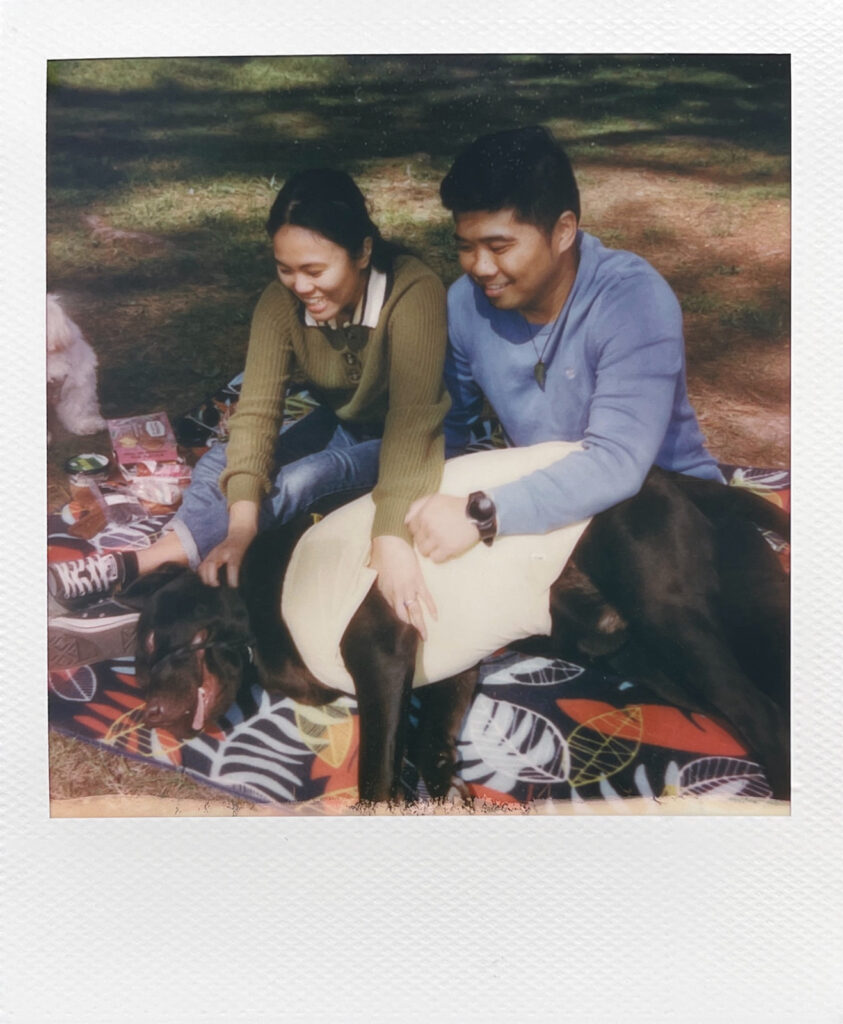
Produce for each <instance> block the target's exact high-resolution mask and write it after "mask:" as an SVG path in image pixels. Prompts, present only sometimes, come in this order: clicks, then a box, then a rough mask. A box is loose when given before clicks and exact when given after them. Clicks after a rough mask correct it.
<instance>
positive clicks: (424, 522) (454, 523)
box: [404, 494, 480, 562]
mask: <svg viewBox="0 0 843 1024" xmlns="http://www.w3.org/2000/svg"><path fill="white" fill-rule="evenodd" d="M467 501H468V497H467V496H466V497H464V498H455V497H452V496H451V495H449V494H428V495H427V496H426V497H424V498H419V499H418V501H414V502H413V504H412V505H411V506H410V511H409V512H408V513H407V517H406V519H405V520H404V522H405V524H406V525H407V528H408V529H409V531H410V533H411V534H412V535H413V540H414V541H415V544H416V547H417V548H418V549H419V552H420V553H421V554H423V555H425V556H426V557H428V558H429V559H430V560H431V561H433V562H445V561H447V559H449V558H456V557H457V555H461V554H462V553H463V551H467V550H468V549H469V548H470V547H472V546H473V545H474V544H476V543H477V541H478V540H480V531H479V530H478V529H477V527H476V525H475V524H474V522H473V521H472V520H471V519H469V518H468V516H467V515H466V514H465V506H466V502H467Z"/></svg>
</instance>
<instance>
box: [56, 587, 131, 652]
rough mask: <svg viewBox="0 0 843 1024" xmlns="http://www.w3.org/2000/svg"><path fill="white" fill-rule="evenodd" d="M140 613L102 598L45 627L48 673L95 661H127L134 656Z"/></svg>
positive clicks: (118, 602) (113, 599) (110, 599)
mask: <svg viewBox="0 0 843 1024" xmlns="http://www.w3.org/2000/svg"><path fill="white" fill-rule="evenodd" d="M139 615H140V613H139V612H138V611H137V610H136V609H134V608H130V607H129V606H128V605H125V604H121V602H120V601H119V600H117V599H116V598H106V600H104V601H98V602H97V603H96V604H92V605H89V606H88V607H87V608H84V609H82V610H81V611H78V612H73V613H69V614H67V615H59V616H57V617H56V618H52V619H50V620H49V622H48V623H47V661H48V665H49V667H50V668H51V669H61V668H77V667H78V666H79V665H91V664H93V663H94V662H96V661H110V660H111V659H113V658H129V657H132V656H133V655H134V653H135V636H136V633H137V623H138V618H139Z"/></svg>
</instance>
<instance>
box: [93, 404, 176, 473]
mask: <svg viewBox="0 0 843 1024" xmlns="http://www.w3.org/2000/svg"><path fill="white" fill-rule="evenodd" d="M106 422H107V423H108V432H109V434H110V435H111V445H112V447H113V449H114V458H115V459H116V460H117V464H118V465H120V466H133V465H135V464H136V463H138V462H157V463H162V462H177V461H178V457H179V451H178V446H177V444H176V436H175V434H174V433H173V428H172V426H171V424H170V420H169V417H168V416H167V414H166V413H165V412H152V413H147V414H146V415H144V416H128V417H125V418H123V419H117V420H107V421H106Z"/></svg>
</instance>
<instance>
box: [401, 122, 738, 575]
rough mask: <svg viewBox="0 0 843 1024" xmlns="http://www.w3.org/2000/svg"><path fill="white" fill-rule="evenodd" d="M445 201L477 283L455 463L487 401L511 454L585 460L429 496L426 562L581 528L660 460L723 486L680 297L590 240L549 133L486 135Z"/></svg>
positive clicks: (455, 306) (423, 538)
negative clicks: (706, 435)
mask: <svg viewBox="0 0 843 1024" xmlns="http://www.w3.org/2000/svg"><path fill="white" fill-rule="evenodd" d="M440 194H441V198H442V203H443V205H444V206H445V208H446V209H448V210H450V211H451V212H452V214H453V216H454V225H455V239H456V244H457V249H458V252H459V260H460V265H461V267H462V269H463V271H464V272H465V273H464V275H463V276H462V277H460V278H459V279H458V280H457V281H456V282H455V283H454V284H453V285H452V286H451V288H450V291H449V293H448V332H449V351H448V357H447V360H446V367H445V378H446V383H447V386H448V390H449V391H450V393H451V398H452V408H451V411H450V413H449V414H448V417H447V419H446V422H445V430H446V444H447V448H448V453H449V454H455V453H456V452H458V451H460V450H461V449H462V448H464V446H465V445H466V444H467V443H468V441H469V437H470V430H471V427H472V425H473V424H474V423H475V422H476V421H477V420H478V419H479V418H480V415H481V412H482V409H483V400H484V396H485V398H487V399H488V401H489V403H490V404H491V405H492V407H493V408H494V410H495V412H496V414H497V416H498V418H499V419H500V422H501V424H502V426H503V429H504V432H505V434H506V436H507V440H508V441H509V443H510V444H512V445H516V446H521V445H533V444H538V443H540V442H542V441H551V440H554V441H580V442H582V450H581V451H577V452H574V453H573V454H571V455H569V456H568V457H566V458H565V459H564V460H560V461H559V462H558V463H555V464H553V465H551V466H549V467H548V468H546V469H542V470H539V471H538V472H534V473H530V474H529V475H527V476H524V477H522V478H521V479H519V480H517V481H515V482H513V483H509V484H505V485H503V486H501V487H496V488H493V489H491V490H489V491H488V493H484V492H475V493H473V494H471V495H464V496H461V497H453V496H447V495H430V496H427V497H426V498H422V499H420V500H418V501H417V502H415V503H414V504H413V506H412V507H411V509H410V511H409V513H408V516H407V523H408V526H409V528H410V530H411V532H412V533H413V536H414V540H415V542H416V544H417V546H418V548H419V550H420V551H421V552H422V554H425V555H429V556H430V557H431V558H432V559H433V560H434V561H444V560H445V559H447V558H452V557H454V556H456V555H459V554H460V553H462V552H463V551H465V550H466V549H467V548H469V547H471V545H472V544H474V543H476V542H477V541H478V539H482V540H484V541H485V542H486V543H492V541H493V538H494V537H495V536H497V535H500V536H503V535H507V534H524V533H546V532H548V531H550V530H553V529H556V528H558V527H561V526H565V525H567V524H569V523H573V522H577V521H579V520H581V519H584V518H587V517H588V516H592V515H595V514H596V513H598V512H601V511H602V510H604V509H606V508H609V507H611V506H612V505H615V504H617V503H618V502H620V501H623V500H624V499H626V498H629V497H631V496H632V495H634V494H636V493H637V492H638V491H639V489H640V488H641V485H642V483H643V481H644V478H645V476H646V475H647V472H648V471H649V470H650V468H651V467H652V466H653V465H654V464H655V465H658V466H661V467H662V468H664V469H670V470H675V471H678V472H681V473H689V474H691V475H694V476H700V477H708V478H710V479H717V480H720V479H722V477H721V475H720V472H719V470H718V468H717V464H716V463H715V461H714V459H713V458H712V457H711V455H710V454H709V453H708V452H707V451H706V449H705V446H704V441H703V436H702V433H701V431H700V428H699V425H698V423H697V418H696V415H695V413H694V410H693V409H692V408H691V404H690V402H689V400H688V394H687V389H686V383H685V348H684V340H683V335H682V313H681V310H680V308H679V303H678V301H677V299H676V296H675V295H674V294H673V292H672V290H671V288H670V286H669V285H668V284H667V282H666V281H665V280H664V279H663V278H662V277H661V276H660V275H659V274H658V273H657V272H656V271H655V270H654V269H653V268H652V267H651V266H650V265H649V264H648V263H647V262H646V261H645V260H643V259H641V258H640V257H639V256H635V255H633V254H632V253H628V252H622V251H618V250H613V249H608V248H606V247H605V246H603V245H602V244H601V243H600V242H599V241H598V239H597V238H595V237H593V236H592V235H589V234H587V233H586V232H584V231H582V230H580V228H579V220H580V198H579V191H578V188H577V183H576V180H575V177H574V173H573V171H572V169H571V165H570V162H569V160H568V157H567V155H566V154H565V152H564V150H563V149H562V147H561V146H560V145H559V144H558V143H557V142H556V141H555V139H554V138H553V136H552V135H551V134H550V132H548V131H547V130H546V129H545V128H542V127H538V126H536V127H529V128H519V129H514V130H510V131H504V132H499V133H496V134H494V135H487V136H483V137H482V138H479V139H477V140H476V141H475V142H473V143H472V144H471V145H470V146H469V147H468V148H467V149H466V150H465V151H464V152H463V153H461V154H460V156H459V157H457V159H456V161H455V162H454V165H453V167H452V168H451V170H450V171H449V172H448V174H447V175H446V176H445V178H444V180H443V181H442V185H441V189H440Z"/></svg>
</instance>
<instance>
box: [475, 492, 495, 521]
mask: <svg viewBox="0 0 843 1024" xmlns="http://www.w3.org/2000/svg"><path fill="white" fill-rule="evenodd" d="M468 514H469V515H470V516H471V518H472V519H477V520H481V521H482V520H485V519H491V517H492V516H493V515H494V514H495V503H494V502H493V501H492V499H491V498H490V497H489V496H488V495H487V494H482V493H481V494H472V495H471V496H470V501H469V503H468Z"/></svg>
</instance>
